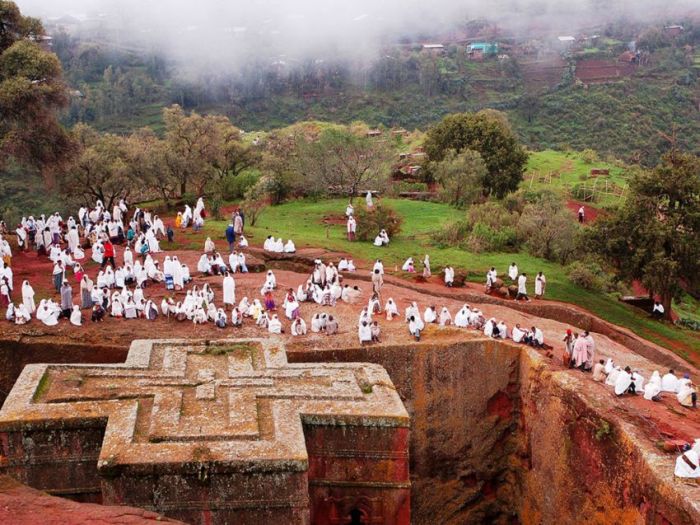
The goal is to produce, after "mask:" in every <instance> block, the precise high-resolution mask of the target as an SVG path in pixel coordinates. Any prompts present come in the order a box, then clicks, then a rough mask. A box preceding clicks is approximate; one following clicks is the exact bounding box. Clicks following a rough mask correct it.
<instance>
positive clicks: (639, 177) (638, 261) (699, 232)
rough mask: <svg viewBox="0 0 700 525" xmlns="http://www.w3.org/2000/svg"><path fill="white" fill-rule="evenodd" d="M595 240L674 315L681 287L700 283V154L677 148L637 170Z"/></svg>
mask: <svg viewBox="0 0 700 525" xmlns="http://www.w3.org/2000/svg"><path fill="white" fill-rule="evenodd" d="M590 240H591V241H592V246H593V247H594V248H595V250H596V251H597V252H598V253H599V254H601V255H602V256H603V257H605V259H606V260H608V261H609V262H610V263H611V264H612V265H613V266H614V267H615V268H616V269H617V270H618V272H619V274H620V275H621V276H622V277H623V278H626V279H629V280H639V281H641V282H642V284H643V285H644V286H645V287H646V288H647V290H649V292H650V293H651V294H658V295H659V296H660V297H661V300H662V303H663V304H664V307H665V310H666V315H670V312H671V308H670V306H671V300H672V299H673V297H674V296H675V295H677V294H678V293H680V292H681V290H682V287H683V286H687V287H688V288H689V289H691V290H693V289H695V290H697V287H698V285H699V284H700V158H699V157H697V156H695V155H691V154H687V153H679V152H677V151H672V152H671V153H669V154H667V155H666V156H664V157H663V160H662V162H661V164H660V165H659V166H657V168H656V169H654V170H651V171H640V172H639V173H637V174H636V176H635V177H634V179H633V181H632V183H631V185H630V193H629V197H628V198H627V202H626V204H625V205H624V206H623V207H622V208H621V209H619V210H618V211H616V212H615V213H614V214H612V215H611V216H609V217H607V218H603V219H602V220H599V221H598V222H597V223H596V225H595V227H594V228H593V229H592V230H591V232H590Z"/></svg>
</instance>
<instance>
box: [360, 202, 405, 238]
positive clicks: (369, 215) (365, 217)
mask: <svg viewBox="0 0 700 525" xmlns="http://www.w3.org/2000/svg"><path fill="white" fill-rule="evenodd" d="M355 219H356V220H357V239H358V240H360V241H369V240H372V239H374V237H375V236H376V235H377V234H378V233H379V232H380V231H381V230H386V232H387V233H388V234H389V238H390V239H392V238H393V237H394V236H395V235H398V234H399V233H401V224H402V223H403V219H402V218H401V216H400V215H399V214H397V213H396V211H394V209H393V208H391V207H389V206H387V205H385V204H382V203H375V205H374V207H373V208H372V209H371V210H368V209H367V206H365V204H364V203H363V204H360V205H359V206H356V207H355Z"/></svg>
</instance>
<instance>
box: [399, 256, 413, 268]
mask: <svg viewBox="0 0 700 525" xmlns="http://www.w3.org/2000/svg"><path fill="white" fill-rule="evenodd" d="M401 269H402V270H403V271H404V272H413V271H414V267H413V257H409V258H408V259H406V261H405V262H404V263H403V266H402V267H401Z"/></svg>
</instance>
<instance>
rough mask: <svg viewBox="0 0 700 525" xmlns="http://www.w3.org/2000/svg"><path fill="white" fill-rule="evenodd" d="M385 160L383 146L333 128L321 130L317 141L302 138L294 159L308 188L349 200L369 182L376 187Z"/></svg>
mask: <svg viewBox="0 0 700 525" xmlns="http://www.w3.org/2000/svg"><path fill="white" fill-rule="evenodd" d="M389 158H390V151H389V149H388V147H387V146H386V144H385V143H383V142H380V141H377V140H375V139H373V138H370V137H367V136H360V135H358V134H355V133H352V132H351V131H349V130H345V129H334V128H333V129H327V130H324V131H323V132H322V133H321V135H320V136H319V137H318V139H317V140H312V141H309V140H306V139H302V140H301V142H300V144H299V153H298V157H297V159H298V162H299V166H300V170H301V172H302V173H303V174H304V175H305V176H306V178H307V180H308V183H309V184H310V185H312V186H314V187H315V188H316V189H317V190H319V191H320V192H324V193H341V194H344V195H348V196H349V197H350V198H352V197H353V196H354V195H356V194H357V192H358V190H363V189H365V188H364V187H363V186H364V185H367V184H369V183H372V184H374V185H375V187H379V185H380V184H381V182H382V180H383V178H384V176H385V175H386V172H387V170H386V164H387V162H388V161H389Z"/></svg>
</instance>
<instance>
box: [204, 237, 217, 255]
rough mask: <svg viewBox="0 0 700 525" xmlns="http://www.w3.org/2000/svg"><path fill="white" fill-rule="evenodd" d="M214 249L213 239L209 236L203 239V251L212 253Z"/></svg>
mask: <svg viewBox="0 0 700 525" xmlns="http://www.w3.org/2000/svg"><path fill="white" fill-rule="evenodd" d="M215 250H216V245H215V244H214V241H212V240H211V237H207V240H206V241H204V253H213V252H214V251H215Z"/></svg>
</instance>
